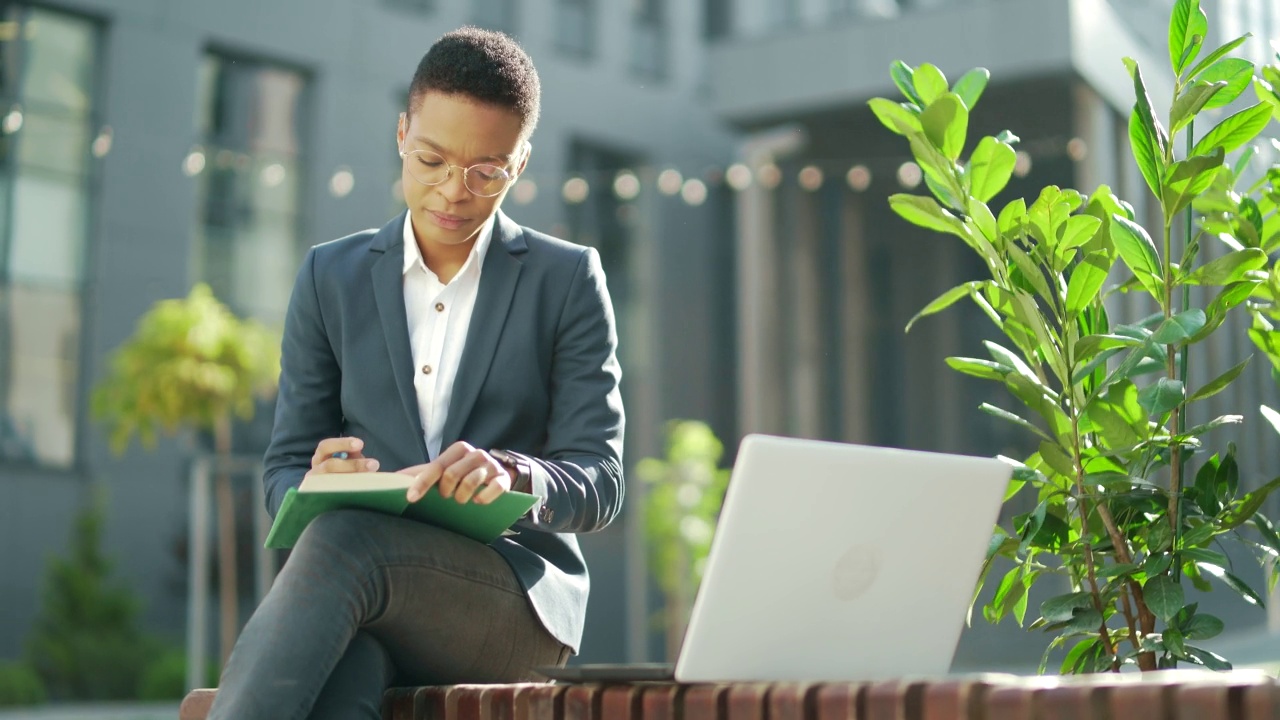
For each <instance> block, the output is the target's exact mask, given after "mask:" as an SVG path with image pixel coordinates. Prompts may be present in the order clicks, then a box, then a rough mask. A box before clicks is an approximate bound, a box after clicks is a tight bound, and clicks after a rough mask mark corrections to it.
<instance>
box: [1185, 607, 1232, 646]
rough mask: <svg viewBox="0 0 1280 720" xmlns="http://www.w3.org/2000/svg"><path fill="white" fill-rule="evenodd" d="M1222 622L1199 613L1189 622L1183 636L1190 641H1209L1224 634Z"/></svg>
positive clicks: (1211, 616)
mask: <svg viewBox="0 0 1280 720" xmlns="http://www.w3.org/2000/svg"><path fill="white" fill-rule="evenodd" d="M1223 627H1224V626H1223V624H1222V621H1221V620H1219V619H1218V618H1217V617H1215V616H1213V615H1208V614H1204V613H1197V614H1195V615H1193V616H1192V617H1191V620H1189V621H1188V622H1187V626H1186V627H1185V628H1184V629H1183V631H1182V632H1183V635H1184V636H1185V637H1186V638H1187V639H1188V640H1208V639H1209V638H1212V637H1217V636H1218V635H1221V634H1222V629H1223Z"/></svg>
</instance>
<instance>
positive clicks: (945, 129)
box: [920, 93, 969, 160]
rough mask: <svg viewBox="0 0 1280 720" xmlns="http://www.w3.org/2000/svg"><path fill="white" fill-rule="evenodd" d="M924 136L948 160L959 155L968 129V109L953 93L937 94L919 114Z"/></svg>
mask: <svg viewBox="0 0 1280 720" xmlns="http://www.w3.org/2000/svg"><path fill="white" fill-rule="evenodd" d="M920 124H921V125H922V126H924V134H925V137H927V138H929V142H931V143H933V144H934V146H935V147H937V148H938V149H939V150H941V151H942V154H943V155H944V156H946V158H947V159H948V160H956V159H957V158H959V157H960V151H961V150H963V149H964V138H965V134H966V133H967V132H968V131H969V110H968V109H967V108H965V106H964V101H963V100H961V99H960V96H959V95H956V94H955V93H946V94H944V95H941V96H939V97H938V98H937V99H935V100H934V101H933V102H931V103H929V106H928V107H926V108H925V109H924V112H923V113H921V114H920Z"/></svg>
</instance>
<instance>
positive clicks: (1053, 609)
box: [1040, 592, 1093, 623]
mask: <svg viewBox="0 0 1280 720" xmlns="http://www.w3.org/2000/svg"><path fill="white" fill-rule="evenodd" d="M1091 607H1093V595H1090V594H1089V593H1087V592H1073V593H1067V594H1066V595H1057V596H1054V597H1051V598H1049V599H1048V600H1045V601H1044V602H1042V603H1040V617H1042V618H1044V619H1045V620H1048V621H1049V622H1051V623H1057V622H1066V621H1067V620H1070V619H1071V618H1072V616H1073V615H1074V614H1075V611H1076V610H1084V609H1087V608H1091Z"/></svg>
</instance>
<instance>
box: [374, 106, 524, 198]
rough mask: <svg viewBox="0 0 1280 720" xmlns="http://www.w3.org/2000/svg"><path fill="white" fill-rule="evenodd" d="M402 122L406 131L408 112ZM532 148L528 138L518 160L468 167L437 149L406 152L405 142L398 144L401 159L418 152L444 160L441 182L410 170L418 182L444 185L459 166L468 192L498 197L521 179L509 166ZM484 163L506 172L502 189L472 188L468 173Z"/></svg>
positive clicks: (517, 163)
mask: <svg viewBox="0 0 1280 720" xmlns="http://www.w3.org/2000/svg"><path fill="white" fill-rule="evenodd" d="M400 122H401V123H403V124H404V126H405V129H406V131H407V129H408V124H409V123H408V114H407V113H400ZM531 149H532V148H531V147H530V145H529V141H528V140H525V141H524V143H523V145H522V147H521V148H520V152H519V154H518V155H517V158H518V160H517V159H513V160H512V161H510V162H508V163H507V165H505V166H504V165H494V164H492V163H476V164H475V165H470V166H468V167H463V166H461V165H454V164H453V163H451V162H449V161H448V160H447V159H445V157H444V155H441V154H440V153H438V152H436V151H435V150H410V151H409V152H405V150H404V144H403V143H400V144H399V146H398V148H397V150H398V151H399V153H400V159H401V160H404V159H405V158H407V157H409V156H410V155H415V154H418V153H431V154H432V155H435V156H436V157H438V158H440V160H441V162H443V163H444V167H445V173H444V177H443V178H441V179H440V181H439V182H434V183H428V182H423V181H422V180H420V179H419V178H418V176H417V175H415V174H414V173H413V172H410V173H409V175H410V176H411V177H412V178H413V179H414V180H415V181H417V182H418V184H420V185H425V186H427V187H436V186H438V185H443V184H445V183H447V182H449V178H451V177H453V169H454V168H458V169H459V170H461V171H462V187H464V188H466V189H467V192H469V193H471V194H472V195H475V196H476V197H497V196H499V195H501V194H502V193H503V191H505V190H506V189H508V188H510V187H511V185H512V184H513V183H514V182H515V181H516V180H519V179H520V173H518V172H512V171H511V170H510V169H508V168H510V167H511V166H512V165H519V164H520V163H521V162H523V161H524V160H526V159H527V158H528V157H529V151H530V150H531ZM521 155H522V156H523V157H521ZM482 165H484V166H488V167H492V168H498V169H499V170H501V171H502V172H503V174H505V175H506V176H507V178H506V180H505V181H504V184H503V186H502V189H501V190H499V191H498V192H496V193H494V194H492V195H481V194H480V193H478V192H476V191H475V190H472V189H471V186H470V185H468V184H467V177H468V173H470V171H471V169H472V168H477V167H480V166H482Z"/></svg>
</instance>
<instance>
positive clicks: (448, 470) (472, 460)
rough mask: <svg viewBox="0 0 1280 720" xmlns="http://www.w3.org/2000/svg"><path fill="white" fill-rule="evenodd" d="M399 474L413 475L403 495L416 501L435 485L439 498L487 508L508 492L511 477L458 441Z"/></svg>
mask: <svg viewBox="0 0 1280 720" xmlns="http://www.w3.org/2000/svg"><path fill="white" fill-rule="evenodd" d="M399 472H401V473H404V474H406V475H413V476H414V483H413V485H412V486H410V487H409V491H408V493H407V495H406V497H408V499H409V502H417V501H418V500H419V499H421V498H422V496H423V495H426V494H427V491H428V490H430V489H431V488H432V486H435V487H436V488H438V489H439V491H440V496H441V497H445V498H449V497H452V498H453V499H454V500H456V501H458V502H459V503H466V502H474V503H476V504H477V505H487V504H489V503H491V502H493V501H494V500H495V499H497V497H498V496H499V495H501V494H502V493H504V492H506V491H508V490H510V489H511V482H512V478H511V475H510V473H508V472H507V469H506V467H504V466H503V465H502V464H501V463H499V462H498V461H497V460H495V459H494V458H493V456H492V455H490V454H489V453H488V452H486V451H484V450H480V449H478V448H475V447H472V445H471V444H470V443H468V442H464V441H462V440H459V441H458V442H456V443H454V444H452V445H450V446H449V447H448V448H446V449H445V450H444V452H442V453H440V454H439V455H437V456H436V459H435V460H432V461H431V462H429V463H425V464H422V465H412V466H410V467H407V468H405V469H403V470H400V471H399Z"/></svg>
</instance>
